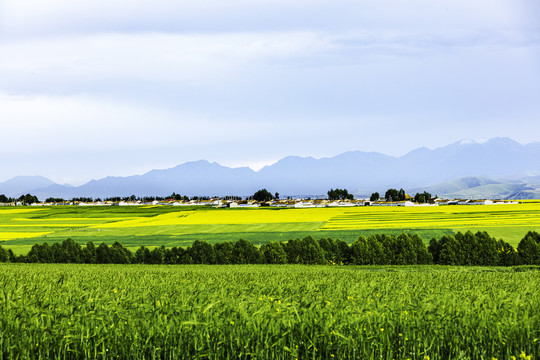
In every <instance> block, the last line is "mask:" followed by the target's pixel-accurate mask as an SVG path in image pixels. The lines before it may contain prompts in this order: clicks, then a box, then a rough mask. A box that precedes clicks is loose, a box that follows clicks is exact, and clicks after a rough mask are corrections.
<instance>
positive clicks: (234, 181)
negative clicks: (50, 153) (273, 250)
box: [0, 138, 540, 199]
mask: <svg viewBox="0 0 540 360" xmlns="http://www.w3.org/2000/svg"><path fill="white" fill-rule="evenodd" d="M390 187H394V188H404V189H405V190H406V191H407V192H408V193H411V194H414V193H415V191H424V190H427V191H429V192H431V193H432V194H438V195H440V196H444V195H446V196H452V197H490V198H524V199H525V198H540V143H538V142H536V143H531V144H526V145H522V144H519V143H518V142H516V141H514V140H512V139H509V138H493V139H491V140H488V141H485V142H481V143H479V142H471V141H459V142H456V143H454V144H450V145H447V146H444V147H441V148H437V149H434V150H430V149H428V148H425V147H423V148H419V149H416V150H413V151H411V152H409V153H408V154H406V155H404V156H401V157H393V156H388V155H384V154H381V153H376V152H361V151H351V152H346V153H343V154H340V155H337V156H334V157H330V158H321V159H315V158H312V157H298V156H289V157H286V158H283V159H281V160H279V161H278V162H276V163H275V164H272V165H269V166H265V167H264V168H262V169H261V170H259V171H254V170H252V169H250V168H248V167H240V168H229V167H226V166H222V165H219V164H217V163H210V162H208V161H205V160H200V161H193V162H187V163H184V164H181V165H178V166H176V167H174V168H171V169H163V170H152V171H149V172H147V173H146V174H143V175H135V176H127V177H106V178H103V179H100V180H92V181H90V182H88V183H86V184H84V185H82V186H77V187H73V186H70V185H60V184H55V183H54V182H53V181H51V180H49V179H46V178H44V177H40V176H31V177H29V176H19V177H15V178H13V179H10V180H8V181H5V182H2V183H0V194H2V193H3V194H6V195H8V196H19V195H21V194H26V193H31V194H35V195H37V196H38V198H40V199H45V198H46V197H50V196H54V197H62V198H72V197H78V196H84V197H102V198H103V197H108V196H129V195H132V194H134V195H137V196H155V195H157V196H166V195H170V194H171V193H172V192H176V193H180V194H182V195H188V196H193V195H209V196H213V195H240V196H245V195H252V194H253V193H254V192H255V191H257V190H258V189H260V188H266V189H268V190H269V191H271V192H276V191H277V192H279V193H280V194H282V196H286V195H322V194H326V192H327V191H328V190H329V189H330V188H346V189H348V190H349V192H352V193H354V194H356V195H358V196H365V195H367V196H369V194H371V193H372V192H374V191H378V192H384V191H385V190H386V189H388V188H390Z"/></svg>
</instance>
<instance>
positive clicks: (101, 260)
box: [96, 242, 112, 264]
mask: <svg viewBox="0 0 540 360" xmlns="http://www.w3.org/2000/svg"><path fill="white" fill-rule="evenodd" d="M96 261H97V263H98V264H111V263H112V261H111V250H110V249H109V246H107V244H105V243H104V242H102V243H101V244H99V246H98V247H97V248H96Z"/></svg>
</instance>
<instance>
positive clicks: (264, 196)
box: [253, 189, 274, 202]
mask: <svg viewBox="0 0 540 360" xmlns="http://www.w3.org/2000/svg"><path fill="white" fill-rule="evenodd" d="M273 198H274V197H273V196H272V194H271V193H270V192H269V191H268V190H266V189H261V190H258V191H257V192H256V193H255V194H253V200H255V201H259V202H261V201H270V200H272V199H273Z"/></svg>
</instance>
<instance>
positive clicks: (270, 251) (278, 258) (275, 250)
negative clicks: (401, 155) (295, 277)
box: [261, 241, 287, 264]
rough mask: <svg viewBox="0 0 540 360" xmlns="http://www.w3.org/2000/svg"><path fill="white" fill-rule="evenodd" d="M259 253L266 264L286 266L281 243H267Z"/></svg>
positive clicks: (285, 255)
mask: <svg viewBox="0 0 540 360" xmlns="http://www.w3.org/2000/svg"><path fill="white" fill-rule="evenodd" d="M261 253H262V255H263V258H264V262H265V263H266V264H286V263H287V253H286V252H285V249H284V246H283V243H279V242H275V241H272V242H269V243H266V244H264V245H262V246H261Z"/></svg>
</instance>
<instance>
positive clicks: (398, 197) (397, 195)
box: [369, 189, 431, 204]
mask: <svg viewBox="0 0 540 360" xmlns="http://www.w3.org/2000/svg"><path fill="white" fill-rule="evenodd" d="M380 198H381V195H380V194H379V193H378V192H374V193H373V194H371V196H370V197H369V200H371V201H377V200H380ZM406 199H407V194H406V193H405V190H403V189H399V190H397V189H388V190H386V193H385V194H384V200H386V201H404V200H406ZM430 200H431V194H430V193H428V192H427V191H424V192H423V193H417V194H416V195H414V201H415V202H417V203H420V204H424V203H427V202H429V201H430Z"/></svg>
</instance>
